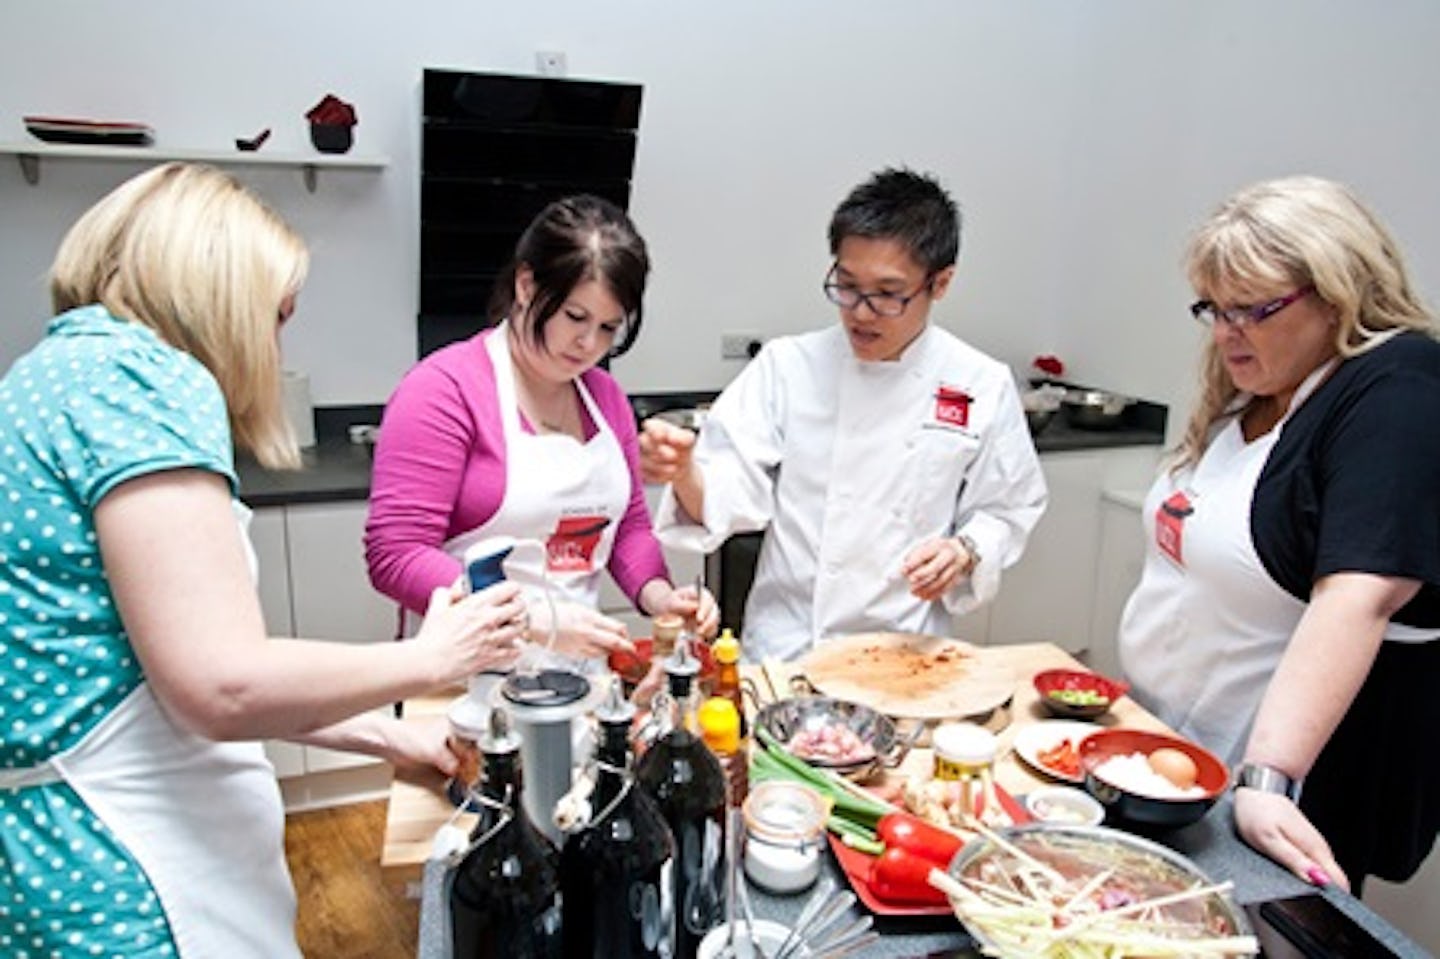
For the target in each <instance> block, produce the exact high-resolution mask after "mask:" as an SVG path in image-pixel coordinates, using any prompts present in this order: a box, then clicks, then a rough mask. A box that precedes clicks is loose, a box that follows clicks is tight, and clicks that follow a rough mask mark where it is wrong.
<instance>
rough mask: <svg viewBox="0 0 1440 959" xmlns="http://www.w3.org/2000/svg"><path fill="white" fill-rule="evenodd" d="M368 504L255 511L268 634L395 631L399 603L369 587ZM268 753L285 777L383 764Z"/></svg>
mask: <svg viewBox="0 0 1440 959" xmlns="http://www.w3.org/2000/svg"><path fill="white" fill-rule="evenodd" d="M366 508H367V507H366V504H365V503H364V502H363V501H358V502H340V503H322V504H294V505H290V506H283V507H282V506H276V507H267V508H263V509H257V510H256V511H255V515H254V517H253V518H252V519H251V523H250V540H251V543H252V544H254V547H255V552H256V556H257V558H258V559H259V565H260V579H259V583H258V588H259V593H260V604H261V608H262V610H263V612H264V615H265V625H266V628H267V629H268V630H269V632H270V634H271V635H274V636H300V637H304V638H306V639H320V640H328V641H332V642H352V643H354V642H358V643H366V642H389V641H390V640H391V638H392V637H393V636H394V629H395V622H396V607H395V604H394V603H393V602H391V601H390V600H388V599H386V598H384V597H382V596H380V594H378V593H376V592H375V591H374V589H372V588H371V586H370V580H369V574H368V572H367V570H366V567H365V556H364V550H363V547H362V543H361V537H362V535H363V533H364V528H365V513H366ZM388 709H389V707H381V708H379V709H377V710H376V713H377V715H378V714H384V713H386V712H387V711H388ZM265 752H266V755H268V756H269V757H270V761H271V762H272V763H273V764H274V766H275V774H276V776H277V777H279V778H281V779H292V778H294V777H299V776H303V775H305V774H309V773H330V772H335V771H337V770H348V769H362V768H369V767H374V768H377V769H378V768H379V767H381V766H383V763H381V762H380V760H378V759H374V758H372V757H370V756H364V755H361V754H359V753H350V752H343V751H339V750H332V749H323V748H321V747H318V746H302V745H299V744H296V743H289V742H280V741H270V742H267V743H266V744H265ZM306 804H307V805H314V804H317V801H308V802H307V803H306Z"/></svg>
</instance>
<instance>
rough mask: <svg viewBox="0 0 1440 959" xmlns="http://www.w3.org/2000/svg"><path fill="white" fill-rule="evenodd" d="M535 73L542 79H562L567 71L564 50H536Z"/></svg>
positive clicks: (567, 65)
mask: <svg viewBox="0 0 1440 959" xmlns="http://www.w3.org/2000/svg"><path fill="white" fill-rule="evenodd" d="M535 71H536V72H537V73H539V74H540V75H541V76H542V77H563V76H564V75H565V74H566V73H567V72H568V71H569V64H567V63H566V61H565V51H564V50H537V51H536V52H535Z"/></svg>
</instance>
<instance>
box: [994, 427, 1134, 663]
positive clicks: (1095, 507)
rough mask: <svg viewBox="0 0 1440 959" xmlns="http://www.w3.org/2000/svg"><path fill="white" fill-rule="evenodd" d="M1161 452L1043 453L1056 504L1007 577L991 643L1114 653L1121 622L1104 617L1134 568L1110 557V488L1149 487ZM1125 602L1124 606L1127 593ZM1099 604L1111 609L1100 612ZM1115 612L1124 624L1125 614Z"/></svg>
mask: <svg viewBox="0 0 1440 959" xmlns="http://www.w3.org/2000/svg"><path fill="white" fill-rule="evenodd" d="M1158 456H1159V449H1158V448H1157V447H1132V448H1122V449H1110V450H1083V451H1073V452H1050V453H1046V454H1045V455H1043V456H1042V457H1040V468H1041V469H1042V470H1043V471H1044V473H1045V482H1046V483H1047V484H1048V486H1049V489H1050V502H1049V505H1048V507H1047V508H1046V510H1045V515H1044V516H1042V517H1041V519H1040V522H1039V523H1037V524H1036V526H1035V529H1034V530H1032V531H1031V533H1030V540H1029V543H1028V545H1027V546H1026V549H1025V554H1024V556H1022V557H1021V559H1020V562H1019V563H1017V564H1016V565H1014V566H1012V567H1011V568H1010V569H1008V570H1006V571H1005V575H1004V576H1003V577H1002V579H1001V582H1000V595H999V596H998V597H996V599H995V602H994V603H992V604H991V608H990V615H989V621H988V624H987V628H986V630H985V636H984V638H985V641H986V642H988V643H992V644H1003V643H1026V642H1036V641H1048V642H1053V643H1055V644H1056V645H1058V646H1060V647H1061V648H1063V649H1066V650H1068V651H1070V652H1072V653H1084V652H1087V651H1088V650H1091V649H1092V648H1095V647H1100V648H1102V649H1105V648H1108V649H1109V650H1111V651H1113V647H1114V631H1113V626H1107V625H1104V623H1106V622H1108V620H1109V618H1110V617H1111V615H1112V609H1113V607H1114V605H1115V603H1116V602H1117V600H1116V599H1115V598H1114V594H1115V593H1117V592H1120V591H1123V592H1124V593H1125V595H1128V589H1127V588H1126V587H1125V586H1124V585H1123V583H1124V580H1125V576H1126V575H1127V574H1126V573H1125V572H1124V571H1123V570H1119V571H1117V570H1116V569H1115V568H1114V564H1115V563H1117V562H1118V563H1121V564H1122V565H1123V563H1124V562H1125V560H1124V559H1123V557H1118V556H1114V557H1107V556H1104V555H1102V550H1101V542H1102V534H1103V530H1104V516H1103V514H1102V502H1103V501H1104V493H1105V491H1106V490H1107V489H1116V488H1141V489H1143V488H1145V487H1146V486H1148V485H1149V482H1150V478H1151V477H1152V475H1153V473H1154V469H1155V463H1156V461H1157V459H1158ZM1118 543H1119V540H1118V539H1117V545H1118ZM1137 576H1138V567H1137ZM1102 594H1103V599H1102V598H1101V597H1102ZM1118 602H1119V603H1121V604H1123V602H1124V598H1123V596H1122V597H1121V598H1120V599H1119V600H1118ZM1097 604H1099V605H1100V606H1102V607H1103V608H1104V610H1105V612H1104V614H1103V616H1101V617H1098V618H1097ZM1113 616H1114V618H1115V620H1116V622H1118V618H1119V614H1118V612H1114V613H1113ZM967 620H968V618H967ZM977 623H978V620H977ZM966 625H970V624H969V622H968V621H967V624H966ZM1097 630H1098V632H1097ZM978 635H979V633H978V630H977V631H976V636H977V637H978ZM976 641H978V639H977V640H976ZM1111 654H1112V655H1113V652H1112V653H1111ZM1097 668H1098V667H1097Z"/></svg>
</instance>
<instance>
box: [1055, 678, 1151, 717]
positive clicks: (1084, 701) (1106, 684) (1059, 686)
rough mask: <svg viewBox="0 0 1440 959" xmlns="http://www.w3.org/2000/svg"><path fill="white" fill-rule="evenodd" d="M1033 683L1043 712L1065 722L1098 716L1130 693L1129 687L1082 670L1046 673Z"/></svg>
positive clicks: (1127, 684) (1116, 680)
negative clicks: (1047, 712)
mask: <svg viewBox="0 0 1440 959" xmlns="http://www.w3.org/2000/svg"><path fill="white" fill-rule="evenodd" d="M1034 682H1035V691H1036V692H1037V693H1039V694H1040V702H1041V704H1042V705H1043V706H1044V707H1045V709H1046V710H1048V711H1049V712H1051V713H1053V714H1054V715H1056V716H1063V717H1064V718H1066V719H1094V718H1095V717H1096V716H1102V715H1104V714H1105V713H1106V712H1108V711H1109V710H1110V707H1111V706H1112V705H1114V704H1115V700H1117V699H1119V698H1120V697H1121V696H1124V695H1125V694H1126V693H1127V692H1129V691H1130V684H1129V683H1123V682H1121V681H1119V680H1118V679H1110V678H1109V677H1108V676H1101V675H1100V674H1099V673H1090V672H1086V671H1085V670H1083V669H1047V670H1045V671H1044V672H1040V673H1036V674H1035V680H1034Z"/></svg>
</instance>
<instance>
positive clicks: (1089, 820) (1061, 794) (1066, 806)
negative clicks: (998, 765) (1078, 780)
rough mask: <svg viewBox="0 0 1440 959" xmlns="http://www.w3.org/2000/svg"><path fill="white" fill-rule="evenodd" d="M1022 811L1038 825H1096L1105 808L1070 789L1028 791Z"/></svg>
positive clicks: (1079, 792)
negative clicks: (1046, 823) (1049, 823)
mask: <svg viewBox="0 0 1440 959" xmlns="http://www.w3.org/2000/svg"><path fill="white" fill-rule="evenodd" d="M1025 808H1026V809H1027V810H1029V812H1030V815H1032V816H1034V817H1035V818H1036V819H1038V820H1039V821H1040V822H1051V823H1061V824H1063V825H1068V826H1098V825H1100V823H1101V822H1102V821H1104V819H1105V807H1104V806H1102V805H1100V804H1099V803H1098V802H1096V801H1095V798H1094V797H1093V796H1091V795H1090V794H1089V793H1087V792H1084V791H1082V790H1079V789H1076V788H1074V787H1073V786H1041V787H1039V788H1037V789H1032V790H1031V791H1030V792H1029V793H1027V794H1026V796H1025Z"/></svg>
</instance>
